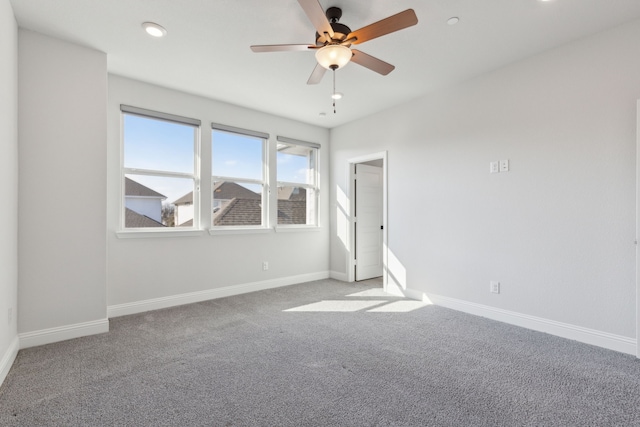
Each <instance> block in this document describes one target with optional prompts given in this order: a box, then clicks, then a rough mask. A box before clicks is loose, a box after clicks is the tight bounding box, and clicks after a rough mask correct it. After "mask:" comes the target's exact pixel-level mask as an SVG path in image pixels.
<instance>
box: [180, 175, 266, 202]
mask: <svg viewBox="0 0 640 427" xmlns="http://www.w3.org/2000/svg"><path fill="white" fill-rule="evenodd" d="M213 198H214V199H221V200H231V199H235V198H238V199H258V200H259V199H261V198H262V196H261V195H260V194H258V193H255V192H253V191H251V190H249V189H248V188H245V187H243V186H242V185H240V184H237V183H235V182H232V181H219V182H217V183H216V184H215V186H214V187H213ZM190 203H193V191H190V192H189V193H187V194H185V195H184V196H182V197H180V198H179V199H178V200H176V201H175V202H173V204H174V205H184V204H190Z"/></svg>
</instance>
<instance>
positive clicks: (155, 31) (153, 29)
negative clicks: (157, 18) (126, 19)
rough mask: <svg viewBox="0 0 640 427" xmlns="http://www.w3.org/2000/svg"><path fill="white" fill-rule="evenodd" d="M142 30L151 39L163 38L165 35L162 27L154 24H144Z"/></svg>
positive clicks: (165, 31)
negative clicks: (151, 37)
mask: <svg viewBox="0 0 640 427" xmlns="http://www.w3.org/2000/svg"><path fill="white" fill-rule="evenodd" d="M142 28H144V30H145V31H146V32H147V34H149V35H150V36H153V37H164V36H166V35H167V30H165V29H164V27H163V26H162V25H158V24H156V23H155V22H144V23H143V24H142Z"/></svg>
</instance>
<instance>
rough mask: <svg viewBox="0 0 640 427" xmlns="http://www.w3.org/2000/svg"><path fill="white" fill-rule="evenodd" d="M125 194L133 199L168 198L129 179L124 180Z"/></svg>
mask: <svg viewBox="0 0 640 427" xmlns="http://www.w3.org/2000/svg"><path fill="white" fill-rule="evenodd" d="M124 194H125V196H133V197H156V198H159V199H163V200H164V199H166V198H167V196H165V195H163V194H160V193H158V192H157V191H155V190H152V189H151V188H149V187H145V186H144V185H142V184H140V183H139V182H136V181H134V180H132V179H131V178H127V177H125V178H124Z"/></svg>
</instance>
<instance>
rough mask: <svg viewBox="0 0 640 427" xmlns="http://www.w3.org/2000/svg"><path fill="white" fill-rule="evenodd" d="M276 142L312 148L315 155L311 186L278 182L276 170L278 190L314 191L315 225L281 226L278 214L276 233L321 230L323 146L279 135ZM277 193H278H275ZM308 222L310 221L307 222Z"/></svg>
mask: <svg viewBox="0 0 640 427" xmlns="http://www.w3.org/2000/svg"><path fill="white" fill-rule="evenodd" d="M276 140H277V141H278V142H279V143H283V144H287V145H296V146H300V147H306V148H310V149H312V150H314V151H313V153H314V156H313V157H314V158H313V175H312V176H313V180H312V181H313V182H312V183H311V184H309V183H304V184H302V183H298V182H288V181H279V180H278V171H277V169H276V189H279V188H280V187H299V188H304V189H310V190H314V191H313V194H314V197H313V204H314V209H313V224H308V223H307V224H279V223H278V218H277V214H276V219H275V229H276V231H294V230H296V229H307V230H312V229H313V230H315V229H319V228H320V148H321V145H320V144H318V143H315V142H308V141H302V140H299V139H294V138H289V137H286V136H281V135H278V136H277V137H276ZM278 152H279V150H278V147H277V146H276V158H275V162H276V166H277V163H278ZM275 193H277V192H275ZM275 197H276V199H277V194H276V196H275ZM275 203H276V213H277V209H278V200H276V201H275ZM307 203H309V200H308V199H307ZM308 211H309V207H308V205H307V212H308ZM307 222H308V221H307Z"/></svg>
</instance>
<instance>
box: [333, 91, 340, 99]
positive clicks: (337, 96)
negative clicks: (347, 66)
mask: <svg viewBox="0 0 640 427" xmlns="http://www.w3.org/2000/svg"><path fill="white" fill-rule="evenodd" d="M331 98H332V99H342V94H341V93H340V92H336V93H334V94H332V95H331Z"/></svg>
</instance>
